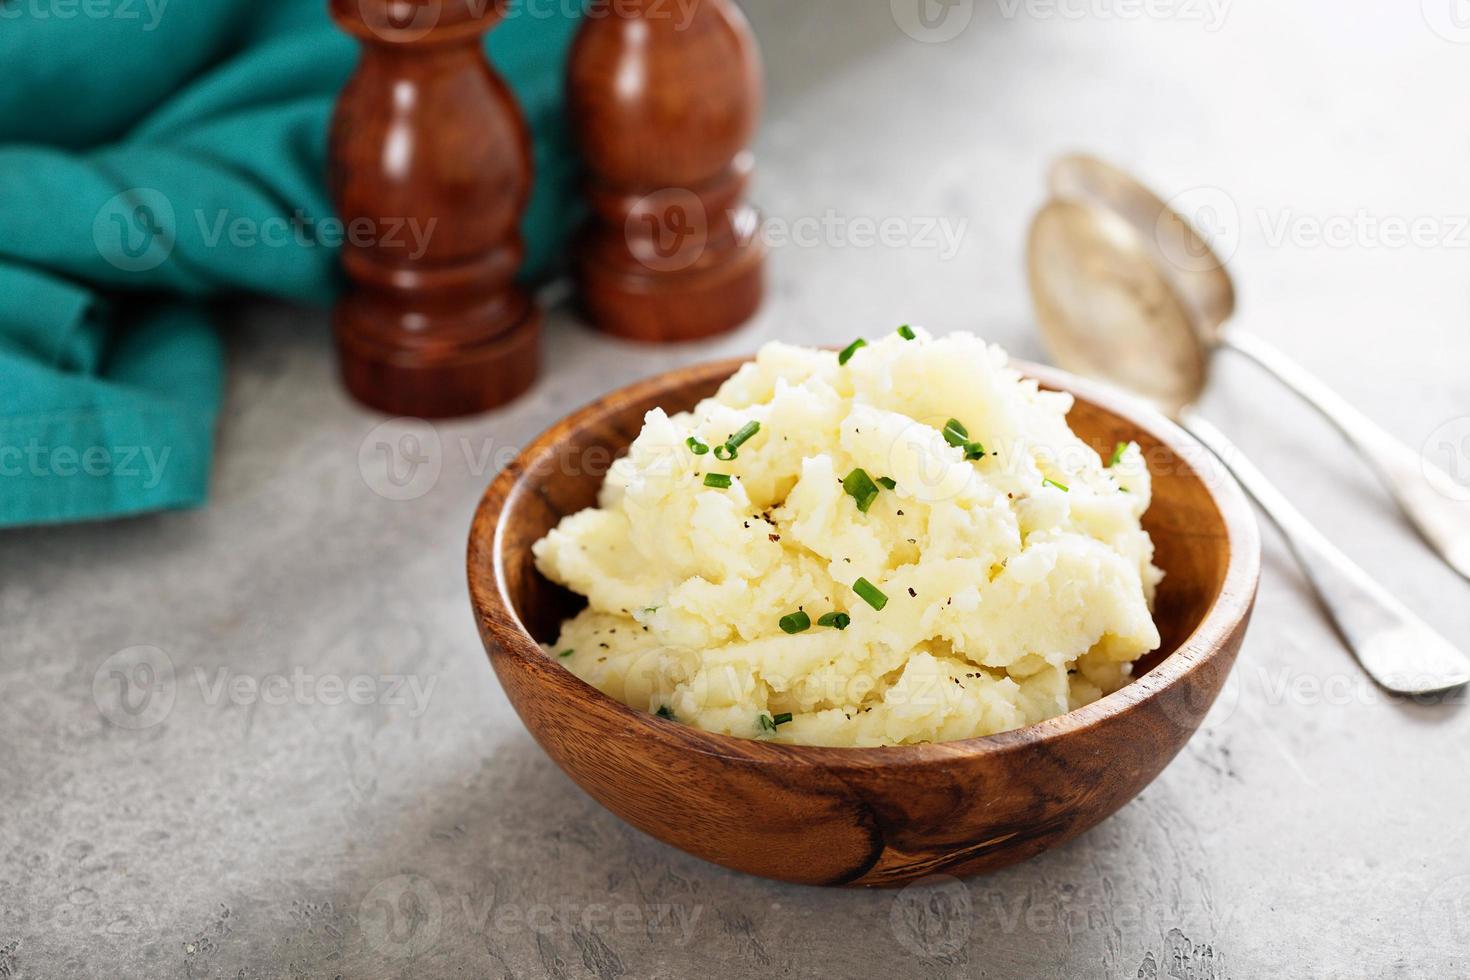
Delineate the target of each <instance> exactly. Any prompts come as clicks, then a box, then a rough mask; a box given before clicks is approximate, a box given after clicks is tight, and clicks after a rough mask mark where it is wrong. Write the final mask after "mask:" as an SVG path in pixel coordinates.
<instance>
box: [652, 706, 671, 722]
mask: <svg viewBox="0 0 1470 980" xmlns="http://www.w3.org/2000/svg"><path fill="white" fill-rule="evenodd" d="M654 714H656V715H658V716H659V717H660V718H666V719H668V720H669V721H675V720H676V719H675V718H674V709H673V708H670V707H669V706H668V705H666V704H664V705H660V706H659V709H658V710H657V711H655V712H654Z"/></svg>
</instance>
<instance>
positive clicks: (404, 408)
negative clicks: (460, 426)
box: [333, 293, 542, 419]
mask: <svg viewBox="0 0 1470 980" xmlns="http://www.w3.org/2000/svg"><path fill="white" fill-rule="evenodd" d="M514 299H515V306H516V310H515V313H514V318H513V319H510V321H509V322H510V326H509V327H507V326H504V324H505V323H506V322H507V318H506V317H505V316H504V312H505V311H504V310H503V309H502V310H500V311H499V312H498V314H491V313H487V312H484V311H481V315H480V316H468V317H464V318H454V319H449V320H447V321H434V323H433V326H431V327H428V328H425V327H423V326H422V321H423V319H424V318H423V316H422V315H419V314H408V313H404V314H401V315H398V316H396V317H395V316H389V317H387V319H386V322H385V318H384V314H383V312H382V311H381V310H380V309H378V308H377V307H375V306H374V305H373V304H372V303H369V302H366V301H364V300H363V299H362V298H361V296H359V295H349V296H348V297H346V298H344V299H343V300H342V301H341V302H339V303H338V304H337V308H336V310H335V311H334V315H333V332H334V334H335V336H336V341H337V353H338V361H339V364H340V366H341V371H342V382H343V384H344V385H345V386H346V388H347V390H348V391H349V392H350V393H351V394H352V396H353V397H354V398H356V399H357V400H358V401H360V402H362V403H363V404H364V405H366V406H368V407H369V408H373V409H377V410H378V411H380V412H387V413H388V414H390V415H408V416H414V417H416V418H425V419H442V418H454V417H457V416H461V415H473V414H476V413H478V412H485V411H489V410H490V409H492V408H499V407H500V406H502V405H504V404H506V403H507V402H509V401H511V400H513V399H515V398H516V397H518V396H519V395H521V394H523V393H524V392H525V391H526V389H528V388H530V387H531V385H532V384H533V383H534V382H535V380H536V375H537V373H538V372H539V370H540V367H541V319H542V317H541V311H540V310H539V309H538V308H537V307H536V306H535V304H534V303H532V302H531V301H530V300H529V299H528V298H527V297H525V296H524V295H522V294H519V293H517V295H516V296H515V298H514ZM415 327H418V329H415Z"/></svg>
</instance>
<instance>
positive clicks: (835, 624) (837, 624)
mask: <svg viewBox="0 0 1470 980" xmlns="http://www.w3.org/2000/svg"><path fill="white" fill-rule="evenodd" d="M817 625H818V626H826V627H828V628H829V629H834V630H845V629H847V628H848V627H849V626H851V625H852V617H851V616H849V615H848V614H847V613H845V612H829V613H828V614H827V615H825V616H823V617H822V618H821V619H819V620H817Z"/></svg>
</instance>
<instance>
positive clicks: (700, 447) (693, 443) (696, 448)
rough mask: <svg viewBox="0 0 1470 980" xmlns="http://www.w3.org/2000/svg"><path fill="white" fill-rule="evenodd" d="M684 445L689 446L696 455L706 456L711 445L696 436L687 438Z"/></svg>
mask: <svg viewBox="0 0 1470 980" xmlns="http://www.w3.org/2000/svg"><path fill="white" fill-rule="evenodd" d="M684 445H686V446H688V447H689V449H690V451H692V452H693V453H694V455H696V456H704V455H706V454H707V453H708V452H709V447H708V446H706V445H705V444H704V443H702V442H700V441H699V440H698V439H696V438H694V437H693V436H690V437H689V438H688V439H685V440H684Z"/></svg>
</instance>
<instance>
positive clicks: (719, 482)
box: [704, 473, 731, 490]
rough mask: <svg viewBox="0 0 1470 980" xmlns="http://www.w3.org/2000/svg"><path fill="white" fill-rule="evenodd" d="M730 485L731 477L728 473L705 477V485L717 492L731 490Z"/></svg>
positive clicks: (706, 475)
mask: <svg viewBox="0 0 1470 980" xmlns="http://www.w3.org/2000/svg"><path fill="white" fill-rule="evenodd" d="M730 483H731V480H730V476H729V474H727V473H706V474H705V475H704V485H705V486H707V487H714V488H715V489H716V490H729V489H730Z"/></svg>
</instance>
